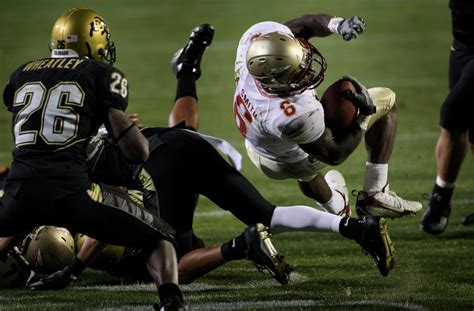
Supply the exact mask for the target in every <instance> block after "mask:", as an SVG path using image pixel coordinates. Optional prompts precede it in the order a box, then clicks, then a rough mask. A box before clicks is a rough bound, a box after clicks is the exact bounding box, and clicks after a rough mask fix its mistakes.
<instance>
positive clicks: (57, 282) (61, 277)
mask: <svg viewBox="0 0 474 311" xmlns="http://www.w3.org/2000/svg"><path fill="white" fill-rule="evenodd" d="M76 280H77V277H76V276H75V275H73V274H72V273H71V266H67V267H65V268H64V269H63V270H59V271H56V272H54V273H53V274H51V275H48V276H47V277H45V278H42V279H40V280H39V281H38V282H34V283H32V284H30V288H31V289H32V290H59V289H64V288H66V287H68V285H69V284H70V283H72V282H74V281H76Z"/></svg>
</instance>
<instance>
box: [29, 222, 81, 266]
mask: <svg viewBox="0 0 474 311" xmlns="http://www.w3.org/2000/svg"><path fill="white" fill-rule="evenodd" d="M22 253H23V256H24V257H25V258H26V260H27V261H28V262H29V263H30V265H31V268H32V269H33V270H35V271H36V272H39V273H45V274H50V273H53V272H56V271H58V270H62V269H63V268H64V267H66V266H68V265H70V264H71V263H72V262H73V260H74V258H75V256H76V253H75V246H74V238H73V237H72V235H71V233H70V232H69V231H68V230H67V229H65V228H61V227H54V226H40V227H37V228H36V229H35V230H33V231H32V232H31V233H30V234H28V236H27V237H26V238H25V240H24V241H23V244H22Z"/></svg>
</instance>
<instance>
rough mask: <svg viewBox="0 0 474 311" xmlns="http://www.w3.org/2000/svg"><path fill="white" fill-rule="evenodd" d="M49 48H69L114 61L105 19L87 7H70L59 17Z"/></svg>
mask: <svg viewBox="0 0 474 311" xmlns="http://www.w3.org/2000/svg"><path fill="white" fill-rule="evenodd" d="M49 49H50V50H51V51H52V50H53V49H59V50H61V49H70V50H73V51H75V52H76V53H77V54H78V55H79V56H85V57H88V58H91V59H96V60H101V61H105V62H108V63H109V64H113V63H114V62H115V45H114V43H113V42H112V41H111V40H110V31H109V27H108V26H107V24H106V22H105V20H104V19H103V18H102V16H100V15H99V14H98V13H97V12H95V11H92V10H89V9H72V10H70V11H68V12H67V13H66V14H64V15H63V16H61V17H59V18H58V20H57V21H56V22H55V23H54V26H53V30H52V32H51V41H50V42H49Z"/></svg>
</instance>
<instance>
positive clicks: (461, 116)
mask: <svg viewBox="0 0 474 311" xmlns="http://www.w3.org/2000/svg"><path fill="white" fill-rule="evenodd" d="M449 89H450V91H449V94H448V96H447V97H446V100H445V101H444V103H443V105H442V107H441V112H440V119H441V122H440V124H441V126H442V127H443V128H445V129H447V130H449V131H457V132H464V131H466V130H468V133H469V141H470V142H471V143H472V144H474V53H473V52H469V51H451V54H450V59H449Z"/></svg>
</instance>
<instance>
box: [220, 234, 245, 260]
mask: <svg viewBox="0 0 474 311" xmlns="http://www.w3.org/2000/svg"><path fill="white" fill-rule="evenodd" d="M245 251H247V242H246V241H245V236H244V234H243V233H242V234H241V235H239V236H238V237H236V238H233V239H232V240H230V241H228V242H225V243H223V244H222V245H221V254H222V257H224V260H225V261H231V260H239V259H244V258H246V257H247V256H246V255H245Z"/></svg>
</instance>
